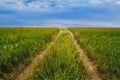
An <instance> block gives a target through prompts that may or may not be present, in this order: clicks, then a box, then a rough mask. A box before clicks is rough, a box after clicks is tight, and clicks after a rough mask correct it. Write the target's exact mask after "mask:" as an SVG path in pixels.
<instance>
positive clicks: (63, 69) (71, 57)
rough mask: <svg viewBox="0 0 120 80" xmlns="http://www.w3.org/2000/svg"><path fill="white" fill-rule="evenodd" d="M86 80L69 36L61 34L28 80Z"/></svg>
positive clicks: (64, 33)
mask: <svg viewBox="0 0 120 80" xmlns="http://www.w3.org/2000/svg"><path fill="white" fill-rule="evenodd" d="M38 79H39V80H86V79H87V75H86V71H85V69H84V67H83V65H82V61H81V59H80V57H79V53H78V51H77V50H76V48H75V46H74V43H73V42H72V39H71V36H70V34H69V33H68V32H65V31H64V32H63V33H62V34H61V36H60V37H59V38H58V40H57V41H56V42H55V44H54V45H53V46H52V47H51V49H50V51H49V52H48V54H47V55H46V56H45V57H44V59H43V60H42V62H40V63H39V64H38V66H37V67H36V68H35V69H34V72H33V75H32V76H31V77H30V78H29V79H28V80H38Z"/></svg>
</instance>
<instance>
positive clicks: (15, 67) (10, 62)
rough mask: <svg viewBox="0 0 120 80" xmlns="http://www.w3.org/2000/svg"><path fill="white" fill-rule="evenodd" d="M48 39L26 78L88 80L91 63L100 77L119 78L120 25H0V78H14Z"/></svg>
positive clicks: (106, 78) (9, 79)
mask: <svg viewBox="0 0 120 80" xmlns="http://www.w3.org/2000/svg"><path fill="white" fill-rule="evenodd" d="M69 30H70V31H71V32H72V33H73V34H74V35H73V36H72V35H71V34H72V33H71V32H69ZM59 31H61V32H60V33H59ZM57 34H60V35H59V37H58V38H57V40H56V36H58V35H57ZM74 36H75V38H76V40H77V41H78V43H77V42H76V40H75V38H73V37H74ZM55 40H56V41H55ZM51 42H53V45H52V46H51V47H50V48H49V50H48V51H47V52H46V55H45V56H44V57H43V59H42V60H41V61H40V62H39V61H38V62H37V64H36V65H34V67H33V68H34V69H32V68H31V69H32V70H31V71H33V72H32V75H28V76H27V77H28V79H27V80H91V79H90V78H91V75H93V74H90V72H88V71H87V70H88V69H89V68H90V67H92V68H93V67H94V65H96V68H97V71H98V73H97V72H96V74H98V76H100V78H102V80H120V28H118V29H117V28H116V29H115V28H68V29H61V30H60V29H58V28H0V80H1V79H3V80H14V79H16V76H19V75H20V73H23V72H24V71H25V70H26V67H29V64H32V63H33V62H32V61H34V60H35V59H36V57H37V56H38V55H40V54H41V53H43V52H44V51H46V50H47V49H48V48H47V47H48V46H50V44H49V43H51ZM75 42H76V44H75ZM48 44H49V45H48ZM76 45H80V47H81V48H77V47H76ZM78 47H79V46H78ZM80 49H81V50H83V51H84V52H85V53H84V52H82V54H86V56H84V57H88V59H90V60H87V58H85V59H86V60H85V59H84V58H83V57H81V56H82V54H81V52H80ZM80 54H81V55H80ZM41 55H42V54H41ZM40 58H41V57H40ZM36 60H38V59H36ZM36 60H35V61H36ZM84 61H90V62H89V63H93V66H89V67H86V65H85V63H84ZM86 63H87V62H86ZM86 68H87V69H86ZM28 69H29V68H28ZM92 70H93V72H94V70H95V69H92ZM95 71H96V70H95ZM23 76H24V75H23ZM95 80H96V79H95Z"/></svg>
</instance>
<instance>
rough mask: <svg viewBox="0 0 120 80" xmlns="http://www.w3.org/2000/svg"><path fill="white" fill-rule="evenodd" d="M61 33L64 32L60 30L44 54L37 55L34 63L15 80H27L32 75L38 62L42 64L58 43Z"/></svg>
mask: <svg viewBox="0 0 120 80" xmlns="http://www.w3.org/2000/svg"><path fill="white" fill-rule="evenodd" d="M61 33H62V30H60V32H59V33H58V35H57V36H56V37H55V39H54V40H53V41H52V42H51V43H49V45H48V46H47V48H46V49H45V50H44V51H43V52H42V53H40V55H37V56H36V57H35V58H34V59H33V61H32V63H31V64H30V65H29V66H28V67H27V68H26V69H25V70H24V71H23V72H22V73H20V74H19V75H18V76H17V77H16V79H15V80H26V79H27V78H28V77H29V76H30V75H32V72H33V69H34V67H35V66H36V65H37V63H38V62H40V61H41V60H42V59H43V58H44V56H45V55H46V54H47V52H48V51H49V49H50V47H51V46H52V45H53V44H54V42H56V41H57V39H58V37H59V36H60V34H61Z"/></svg>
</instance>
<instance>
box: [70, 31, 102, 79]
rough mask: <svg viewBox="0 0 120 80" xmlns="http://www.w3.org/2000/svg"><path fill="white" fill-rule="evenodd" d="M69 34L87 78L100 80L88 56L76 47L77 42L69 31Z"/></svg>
mask: <svg viewBox="0 0 120 80" xmlns="http://www.w3.org/2000/svg"><path fill="white" fill-rule="evenodd" d="M68 32H69V34H70V35H71V37H72V40H73V42H74V44H75V47H76V48H77V50H78V52H79V53H80V54H79V56H80V58H81V60H82V62H83V65H84V67H85V69H86V71H87V74H88V76H89V77H90V80H102V79H101V78H100V77H99V75H98V72H97V69H96V66H95V65H94V63H93V62H92V61H91V60H90V59H89V58H88V56H87V55H86V54H85V52H84V50H83V49H82V48H80V45H78V43H77V40H76V39H75V37H74V35H73V33H72V32H71V31H69V30H68Z"/></svg>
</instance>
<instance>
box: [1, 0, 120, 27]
mask: <svg viewBox="0 0 120 80" xmlns="http://www.w3.org/2000/svg"><path fill="white" fill-rule="evenodd" d="M119 9H120V0H0V26H16V25H17V26H27V25H28V26H32V25H35V26H36V25H37V26H44V25H47V26H48V25H49V26H89V25H90V26H117V27H119V25H120V15H119V14H120V10H119Z"/></svg>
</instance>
